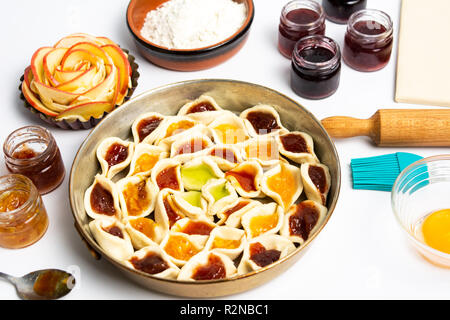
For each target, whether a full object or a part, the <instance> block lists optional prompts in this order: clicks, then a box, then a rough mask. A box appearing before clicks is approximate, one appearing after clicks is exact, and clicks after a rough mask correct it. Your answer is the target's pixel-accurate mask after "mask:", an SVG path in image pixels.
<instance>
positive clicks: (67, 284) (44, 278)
mask: <svg viewBox="0 0 450 320" xmlns="http://www.w3.org/2000/svg"><path fill="white" fill-rule="evenodd" d="M0 278H3V279H6V280H8V281H9V282H10V283H12V284H13V285H14V286H15V287H16V290H17V294H18V295H19V297H20V298H22V299H24V300H52V299H59V298H61V297H63V296H65V295H66V294H68V293H69V292H70V291H71V290H72V289H73V287H74V286H75V278H74V276H73V275H71V274H70V273H67V272H65V271H62V270H58V269H45V270H38V271H34V272H30V273H29V274H26V275H24V276H23V277H21V278H19V277H13V276H10V275H9V274H6V273H2V272H0Z"/></svg>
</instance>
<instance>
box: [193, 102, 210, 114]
mask: <svg viewBox="0 0 450 320" xmlns="http://www.w3.org/2000/svg"><path fill="white" fill-rule="evenodd" d="M215 110H216V108H214V106H213V105H212V104H211V103H209V102H207V101H205V102H200V103H197V104H196V105H194V106H192V107H190V108H189V111H188V112H187V113H197V112H205V111H215Z"/></svg>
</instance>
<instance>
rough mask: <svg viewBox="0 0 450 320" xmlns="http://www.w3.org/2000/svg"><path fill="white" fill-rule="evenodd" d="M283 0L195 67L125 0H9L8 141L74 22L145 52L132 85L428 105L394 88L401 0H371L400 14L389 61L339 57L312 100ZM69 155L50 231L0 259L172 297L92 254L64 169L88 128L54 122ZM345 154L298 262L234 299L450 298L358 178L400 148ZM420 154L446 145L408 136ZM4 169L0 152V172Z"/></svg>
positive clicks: (345, 147) (112, 295)
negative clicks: (154, 51)
mask: <svg viewBox="0 0 450 320" xmlns="http://www.w3.org/2000/svg"><path fill="white" fill-rule="evenodd" d="M286 2H287V1H285V0H283V1H281V0H255V6H256V15H255V19H254V22H253V25H252V28H251V32H250V37H249V39H248V42H247V44H246V45H245V46H244V47H243V49H242V50H241V51H240V52H239V53H238V54H237V55H236V56H234V57H233V58H232V59H231V60H228V61H227V62H225V63H224V64H222V65H219V66H217V67H214V68H212V69H209V70H204V71H199V72H189V73H183V72H175V71H169V70H165V69H161V68H159V67H157V66H154V65H152V64H150V63H149V62H147V61H146V60H144V59H143V58H142V57H141V56H140V55H139V54H138V52H137V50H136V47H135V46H134V43H133V40H132V38H131V36H130V34H129V32H128V30H127V27H126V23H125V12H126V8H127V4H128V1H126V0H121V1H119V0H115V1H110V0H65V1H59V0H40V1H31V0H28V1H27V0H15V1H8V2H5V3H4V4H3V12H4V15H3V18H2V20H1V22H0V24H1V29H2V30H3V32H2V50H0V56H1V59H0V61H2V68H1V72H0V88H1V94H2V103H1V106H0V108H1V110H2V111H1V112H0V128H1V129H0V141H1V143H3V141H4V140H5V138H6V136H7V135H8V134H9V133H10V132H11V131H13V130H14V129H16V128H18V127H21V126H24V125H29V124H39V125H44V126H45V124H44V123H43V122H41V121H40V120H39V119H37V118H36V117H35V116H34V115H31V113H30V112H29V111H27V110H26V109H25V108H23V106H22V101H21V100H20V99H19V92H18V90H17V87H18V85H19V78H20V76H21V75H22V73H23V70H24V68H25V67H26V66H28V65H29V64H30V59H31V56H32V54H33V53H34V51H35V50H36V49H38V48H39V47H42V46H47V45H52V44H53V43H55V42H56V41H57V40H58V39H60V38H61V37H63V36H65V35H68V34H70V33H75V32H86V33H90V34H93V35H98V36H107V37H110V38H111V39H113V40H114V41H116V42H117V43H119V44H120V45H121V46H123V47H124V48H128V49H130V50H131V53H132V54H134V55H135V56H136V58H137V62H138V64H139V72H140V74H141V76H140V79H139V85H138V87H137V89H136V91H135V94H139V93H142V92H144V91H146V90H149V89H151V88H154V87H158V86H161V85H164V84H167V83H171V82H176V81H182V80H190V79H197V78H228V79H236V80H243V81H248V82H254V83H258V84H261V85H264V86H267V87H271V88H273V89H275V90H278V91H280V92H282V93H284V94H286V95H288V96H290V97H291V98H293V99H296V100H297V101H298V102H299V103H301V104H302V105H304V106H305V107H306V108H308V109H309V110H310V111H311V112H312V113H313V114H314V115H315V116H316V117H317V118H319V119H322V118H324V117H327V116H332V115H349V116H354V117H361V118H368V117H370V116H371V115H372V114H373V113H374V112H375V111H376V110H377V109H379V108H407V107H414V108H418V107H423V106H413V105H406V104H397V103H395V102H394V100H393V96H394V84H395V66H396V49H397V31H398V23H399V9H400V1H399V0H369V1H368V7H373V8H378V9H381V10H384V11H385V12H387V13H388V14H389V15H390V16H391V17H392V19H393V21H394V28H395V35H394V36H395V45H394V51H393V55H392V58H391V61H390V63H389V64H388V65H387V67H385V68H384V69H383V70H381V71H378V72H374V73H360V72H357V71H354V70H352V69H350V68H349V67H347V66H346V65H344V64H343V67H342V72H341V84H340V87H339V89H338V91H337V92H336V93H335V94H334V95H333V96H331V97H329V98H327V99H324V100H319V101H310V100H306V99H303V98H300V97H298V96H296V95H295V94H294V92H293V91H292V90H291V88H290V86H289V71H290V62H289V61H288V60H287V59H285V58H283V57H282V56H281V55H280V54H279V52H278V50H277V28H278V22H279V14H280V12H281V8H282V6H283V5H284V4H285V3H286ZM326 23H327V30H326V34H327V35H328V36H331V37H332V38H334V39H336V40H337V41H338V42H339V44H340V45H341V46H342V43H343V37H344V32H345V26H343V25H337V24H333V23H331V22H329V21H327V22H326ZM49 129H50V130H51V131H52V133H53V134H54V136H55V138H56V140H57V143H58V145H59V147H60V149H61V152H62V155H63V159H64V163H65V166H66V178H65V180H64V183H63V184H62V185H61V186H60V187H59V188H58V189H57V190H55V191H54V192H52V193H51V194H48V195H45V196H44V197H43V199H44V202H45V205H46V207H47V211H48V214H49V219H50V226H49V229H48V231H47V233H46V234H45V236H44V237H43V238H42V239H41V240H40V241H39V242H37V243H36V244H34V245H32V246H30V247H28V248H25V249H20V250H8V249H0V270H1V271H3V272H7V273H10V274H13V275H23V274H26V273H28V272H29V271H32V270H36V269H41V268H48V267H51V268H61V269H66V270H71V271H73V272H75V273H76V274H77V280H78V285H77V286H76V288H75V289H74V290H73V291H72V293H71V294H70V295H68V296H67V297H66V298H67V299H174V297H170V296H166V295H162V294H159V293H156V292H152V291H149V290H147V289H144V288H142V287H140V286H139V285H137V284H135V283H134V282H131V281H129V280H128V279H127V278H125V277H124V276H122V274H121V273H120V272H119V271H118V270H116V269H115V268H114V267H113V266H112V265H111V264H109V263H108V262H107V261H106V260H105V259H102V260H100V261H96V260H94V259H93V258H92V256H91V255H90V253H89V252H88V250H87V249H86V247H85V245H84V244H83V243H82V242H81V240H80V237H79V236H78V234H77V232H76V231H75V229H74V227H73V218H72V214H71V212H70V207H69V200H68V176H69V170H70V167H71V164H72V160H73V158H74V156H75V153H76V151H77V149H78V147H79V145H80V144H81V143H82V141H83V140H84V139H85V137H86V136H87V134H88V131H87V130H86V131H83V130H82V131H66V130H61V129H57V128H53V127H49ZM336 146H337V149H338V152H339V156H340V160H341V166H342V187H341V193H340V197H339V201H338V203H337V207H336V209H335V211H334V213H333V215H332V217H331V219H330V221H329V222H328V224H327V225H326V227H325V228H324V230H323V232H321V234H320V235H319V236H318V237H317V238H316V239H315V241H314V242H313V243H312V246H311V248H310V249H309V250H308V252H307V253H306V254H305V255H304V257H303V258H302V259H301V260H299V261H298V262H297V263H296V264H295V265H294V266H292V267H291V268H290V269H289V270H288V271H286V272H285V273H284V274H282V275H280V276H278V277H277V278H275V279H273V280H272V281H270V282H268V283H266V284H264V285H262V286H260V287H258V288H256V289H252V290H250V291H247V292H244V293H241V294H237V295H233V296H229V297H227V298H228V299H383V298H385V299H397V298H402V299H416V298H418V299H431V298H433V299H441V298H443V299H448V298H450V293H449V292H450V291H449V287H450V286H449V281H448V279H449V278H450V271H449V270H446V269H441V268H438V267H435V266H433V265H431V264H429V263H428V262H426V261H425V260H424V259H422V258H421V257H420V256H419V255H418V254H417V253H416V252H415V251H414V250H413V249H412V248H411V247H410V246H409V244H408V242H407V240H406V237H405V235H404V234H403V232H402V230H401V229H400V227H399V226H398V225H397V223H396V221H395V220H394V217H393V214H392V210H391V205H390V194H389V193H387V192H375V191H356V190H353V189H352V188H351V180H350V169H349V163H350V160H351V158H355V157H363V156H373V155H381V154H386V153H391V152H396V151H399V150H398V149H389V148H377V147H374V146H373V145H372V144H371V143H370V142H369V140H368V139H365V138H352V139H348V140H346V141H343V140H342V141H336ZM403 150H404V151H409V152H415V153H418V154H420V155H422V156H430V155H436V154H442V153H446V152H447V153H448V148H447V149H444V148H422V149H419V148H417V149H416V148H409V149H406V148H405V149H403ZM5 173H7V171H6V168H5V166H4V162H3V160H0V174H5ZM0 298H1V299H17V296H16V294H15V291H14V289H13V287H12V286H11V285H9V284H8V283H6V282H3V281H0Z"/></svg>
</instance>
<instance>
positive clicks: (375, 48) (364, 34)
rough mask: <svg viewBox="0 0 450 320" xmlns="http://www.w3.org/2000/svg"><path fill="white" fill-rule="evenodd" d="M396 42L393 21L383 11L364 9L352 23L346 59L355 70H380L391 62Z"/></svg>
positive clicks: (347, 41) (350, 21) (345, 51)
mask: <svg viewBox="0 0 450 320" xmlns="http://www.w3.org/2000/svg"><path fill="white" fill-rule="evenodd" d="M392 43H393V28H392V21H391V18H390V17H389V16H388V15H387V14H386V13H384V12H383V11H380V10H374V9H365V10H361V11H358V12H355V13H354V14H352V15H351V17H350V19H349V20H348V24H347V32H346V34H345V43H344V48H343V51H342V57H343V59H344V62H345V63H346V64H347V65H349V66H350V67H351V68H353V69H356V70H358V71H376V70H379V69H382V68H383V67H384V66H386V65H387V63H388V62H389V59H390V57H391V52H392Z"/></svg>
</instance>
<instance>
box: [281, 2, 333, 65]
mask: <svg viewBox="0 0 450 320" xmlns="http://www.w3.org/2000/svg"><path fill="white" fill-rule="evenodd" d="M278 31H279V32H278V49H279V50H280V52H281V54H283V55H284V56H285V57H287V58H291V56H292V50H293V49H294V46H295V43H296V42H297V41H298V40H300V39H301V38H303V37H305V36H309V35H314V34H321V35H324V34H325V14H324V12H323V9H322V6H321V5H320V4H319V3H317V2H315V1H312V0H294V1H291V2H288V3H287V4H286V5H285V6H284V7H283V10H282V11H281V17H280V25H279V27H278Z"/></svg>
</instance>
